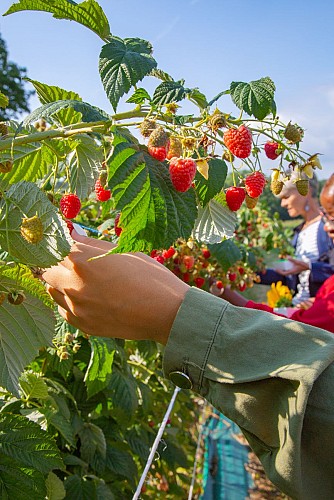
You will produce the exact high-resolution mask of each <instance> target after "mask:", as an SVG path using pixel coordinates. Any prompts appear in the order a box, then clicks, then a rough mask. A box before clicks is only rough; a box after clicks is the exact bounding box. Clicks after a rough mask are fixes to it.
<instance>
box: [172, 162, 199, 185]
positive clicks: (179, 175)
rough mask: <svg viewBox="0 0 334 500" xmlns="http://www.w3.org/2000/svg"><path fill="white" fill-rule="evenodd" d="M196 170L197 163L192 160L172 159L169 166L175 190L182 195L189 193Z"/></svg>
mask: <svg viewBox="0 0 334 500" xmlns="http://www.w3.org/2000/svg"><path fill="white" fill-rule="evenodd" d="M196 170H197V167H196V162H195V161H194V160H193V159H192V158H172V159H171V161H170V164H169V174H170V178H171V181H172V183H173V186H174V187H175V189H176V190H177V191H180V192H181V193H184V192H185V191H188V189H189V188H191V185H192V182H193V179H194V177H195V175H196Z"/></svg>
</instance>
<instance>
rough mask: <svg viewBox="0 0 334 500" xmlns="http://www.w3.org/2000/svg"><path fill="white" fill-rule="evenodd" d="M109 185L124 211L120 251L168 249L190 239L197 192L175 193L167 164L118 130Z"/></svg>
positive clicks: (111, 162) (111, 161)
mask: <svg viewBox="0 0 334 500" xmlns="http://www.w3.org/2000/svg"><path fill="white" fill-rule="evenodd" d="M108 164H109V176H110V182H109V186H110V187H111V190H112V192H113V196H114V199H115V206H116V208H117V209H119V210H121V211H122V217H121V221H120V225H121V227H124V228H125V229H124V231H122V234H121V238H120V241H119V245H118V247H117V251H118V252H122V251H124V250H125V249H126V248H131V249H132V250H133V251H145V250H152V249H153V248H167V247H168V246H169V245H170V244H171V243H172V242H173V241H175V239H176V238H178V237H183V238H188V237H189V236H190V233H191V229H192V227H193V223H194V220H195V217H196V214H197V209H196V202H195V197H194V193H193V192H192V191H191V190H190V191H188V192H186V193H178V192H177V191H175V190H173V188H172V184H171V181H170V178H169V173H168V168H167V165H166V164H164V163H160V162H158V161H156V160H155V159H153V158H152V157H151V156H150V155H149V154H148V153H147V152H146V151H145V149H144V148H140V147H139V146H138V144H136V143H134V144H133V143H130V142H128V141H127V140H126V138H125V137H124V136H123V135H120V134H119V133H118V132H116V131H115V133H114V152H113V155H112V157H111V160H110V161H109V162H108Z"/></svg>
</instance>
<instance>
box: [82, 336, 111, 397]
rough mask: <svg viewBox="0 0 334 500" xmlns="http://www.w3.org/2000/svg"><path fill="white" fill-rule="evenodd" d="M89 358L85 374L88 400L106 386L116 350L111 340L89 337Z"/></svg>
mask: <svg viewBox="0 0 334 500" xmlns="http://www.w3.org/2000/svg"><path fill="white" fill-rule="evenodd" d="M89 343H90V345H91V349H92V350H91V358H90V361H89V365H88V368H87V371H86V374H85V379H84V380H85V382H86V385H87V396H88V398H90V397H91V396H94V394H97V393H98V392H100V391H102V390H103V389H104V388H105V387H107V386H108V384H109V382H110V378H111V374H112V364H113V360H114V354H115V350H116V344H115V341H114V340H113V339H106V338H99V337H91V338H90V339H89Z"/></svg>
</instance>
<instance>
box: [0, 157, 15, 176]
mask: <svg viewBox="0 0 334 500" xmlns="http://www.w3.org/2000/svg"><path fill="white" fill-rule="evenodd" d="M12 169H13V162H12V161H11V160H7V161H4V162H2V163H0V172H1V173H2V174H8V172H10V171H11V170H12Z"/></svg>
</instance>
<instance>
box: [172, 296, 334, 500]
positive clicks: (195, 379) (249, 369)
mask: <svg viewBox="0 0 334 500" xmlns="http://www.w3.org/2000/svg"><path fill="white" fill-rule="evenodd" d="M333 360H334V339H333V334H329V333H328V332H325V331H323V330H320V329H318V328H313V327H311V326H308V325H304V324H302V323H298V322H295V321H291V320H288V319H285V318H281V317H278V316H274V315H272V314H270V313H267V312H264V311H258V310H253V309H246V308H240V307H235V306H232V305H230V304H229V303H228V302H226V301H224V300H222V299H221V298H217V297H214V296H213V295H211V294H209V293H206V292H203V291H201V290H199V289H196V288H191V289H190V290H189V291H188V292H187V294H186V296H185V299H184V301H183V303H182V305H181V307H180V309H179V311H178V314H177V316H176V318H175V321H174V324H173V326H172V329H171V332H170V337H169V340H168V343H167V346H166V349H165V354H164V372H165V375H166V377H170V374H172V373H173V372H182V373H184V374H186V375H187V376H188V377H189V379H190V381H191V382H192V386H193V390H194V391H196V392H197V393H199V394H201V395H202V396H203V397H205V398H206V399H207V400H208V401H209V402H210V403H212V405H214V406H215V407H216V408H217V409H218V410H219V411H221V412H222V413H224V414H225V415H226V416H227V417H228V418H230V419H231V420H233V421H234V422H236V423H237V424H238V425H239V426H240V428H241V430H242V431H243V433H244V435H245V437H246V438H247V439H248V441H249V444H250V445H251V447H252V448H253V450H254V451H255V453H256V454H257V455H258V456H259V458H260V460H261V461H262V464H263V466H264V468H265V470H266V472H267V474H268V476H269V477H270V479H271V480H272V481H273V482H274V483H275V484H276V485H277V486H278V487H279V488H280V489H281V490H282V491H284V492H285V493H286V494H288V495H289V496H291V497H292V498H298V499H299V498H300V499H302V500H306V499H312V500H315V499H322V498H323V499H328V498H334V474H331V473H330V470H329V469H328V467H329V464H332V463H334V415H333V408H334V403H333V394H334V369H333V365H332V362H333ZM170 378H172V377H170Z"/></svg>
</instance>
